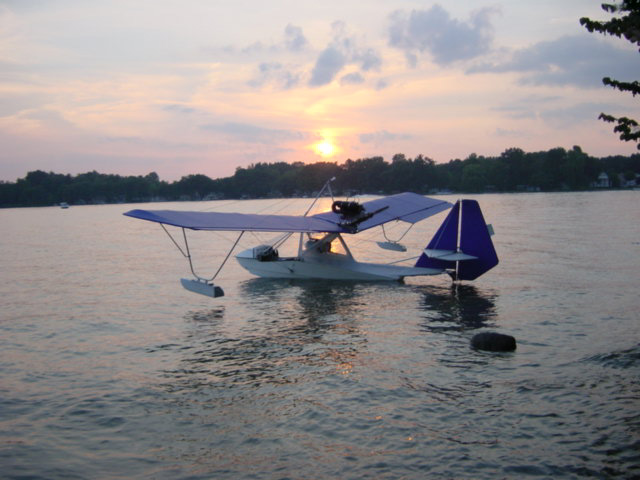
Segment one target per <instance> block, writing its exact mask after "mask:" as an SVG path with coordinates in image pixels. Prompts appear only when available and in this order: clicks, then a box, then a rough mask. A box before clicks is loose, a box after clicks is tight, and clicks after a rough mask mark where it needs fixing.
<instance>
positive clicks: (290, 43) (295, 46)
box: [284, 24, 309, 52]
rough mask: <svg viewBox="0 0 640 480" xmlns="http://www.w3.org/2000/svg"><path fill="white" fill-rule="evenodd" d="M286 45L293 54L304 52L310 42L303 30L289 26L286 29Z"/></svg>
mask: <svg viewBox="0 0 640 480" xmlns="http://www.w3.org/2000/svg"><path fill="white" fill-rule="evenodd" d="M284 35H285V39H284V45H285V47H286V49H287V50H289V51H291V52H299V51H301V50H303V49H304V48H305V47H307V45H308V44H309V42H307V39H306V38H305V36H304V33H302V28H300V27H296V26H295V25H291V24H288V25H287V26H286V27H285V29H284Z"/></svg>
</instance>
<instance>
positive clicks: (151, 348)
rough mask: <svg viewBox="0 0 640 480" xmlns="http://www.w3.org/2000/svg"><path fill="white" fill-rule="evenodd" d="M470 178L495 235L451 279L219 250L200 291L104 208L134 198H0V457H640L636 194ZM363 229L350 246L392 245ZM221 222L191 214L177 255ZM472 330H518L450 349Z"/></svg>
mask: <svg viewBox="0 0 640 480" xmlns="http://www.w3.org/2000/svg"><path fill="white" fill-rule="evenodd" d="M471 198H477V199H478V200H479V201H480V204H481V206H482V208H483V211H484V213H485V218H486V220H487V221H488V222H489V223H492V224H493V226H494V229H495V231H496V235H495V236H494V237H493V239H494V243H495V245H496V250H497V252H498V255H499V257H500V264H499V265H498V266H497V267H496V268H495V269H494V270H492V271H490V272H489V273H487V274H486V275H484V276H483V277H481V278H480V279H478V280H477V281H475V282H473V283H471V282H469V283H463V284H461V285H459V286H457V287H452V285H451V282H450V280H449V279H448V277H445V276H438V277H427V278H421V279H411V280H408V281H407V282H406V284H396V283H349V282H345V283H336V282H291V281H268V280H260V279H255V278H252V277H251V275H250V274H249V273H247V272H245V271H244V270H242V269H241V268H240V267H239V266H238V265H237V263H236V262H235V260H234V259H231V260H230V261H229V263H228V264H227V265H226V266H225V268H224V269H223V270H222V273H221V274H220V276H219V277H218V278H217V279H216V283H217V284H219V285H221V286H222V287H223V288H224V289H225V292H226V296H225V297H222V298H217V299H211V298H206V297H203V296H199V295H195V294H193V293H189V292H187V291H185V290H183V289H182V288H181V287H180V284H179V281H178V279H179V278H180V277H181V276H185V277H186V276H188V272H189V269H188V264H187V262H186V260H185V259H184V258H182V256H181V255H180V253H179V252H178V251H177V249H176V248H175V247H174V245H173V244H172V243H171V241H170V240H169V239H168V238H167V236H166V235H165V234H164V232H162V230H161V228H160V227H159V226H158V225H156V224H152V223H149V222H143V221H138V220H134V219H131V218H128V217H124V216H122V213H123V212H124V211H126V210H129V209H131V208H136V207H140V206H132V205H105V206H82V207H77V206H72V207H71V208H70V209H68V210H63V209H60V208H54V207H51V208H32V209H8V210H0V224H1V225H2V234H1V235H0V252H1V261H0V265H1V267H0V271H1V272H2V282H1V283H0V298H1V299H2V300H1V301H2V309H1V313H0V372H1V373H0V375H1V377H0V477H2V478H8V479H40V478H46V479H97V478H104V479H124V478H127V479H129V478H140V479H155V478H157V479H177V478H189V479H212V478H215V479H241V478H251V479H287V478H291V479H334V478H341V479H360V478H375V479H414V478H415V479H422V478H447V479H449V478H473V479H493V478H524V477H538V478H589V477H596V478H632V477H636V478H637V477H639V476H640V375H639V374H640V325H639V313H638V312H639V304H640V303H639V302H638V288H639V285H640V208H639V202H638V201H639V199H640V192H591V193H559V194H545V193H536V194H514V195H510V194H509V195H507V194H505V195H480V196H476V197H471ZM448 199H450V200H454V199H453V198H450V197H448ZM325 203H326V201H325ZM308 204H309V201H308V200H286V201H278V200H269V201H266V200H260V201H257V200H256V201H238V202H225V201H220V202H203V203H175V204H146V205H144V206H142V207H141V208H157V209H164V208H176V209H197V210H214V209H215V210H220V211H244V212H264V213H292V214H295V213H302V212H304V210H305V209H306V207H307V206H308ZM445 215H446V213H441V214H439V215H437V216H436V217H433V218H430V219H428V220H427V221H425V222H421V223H420V224H418V225H416V226H415V227H414V228H413V229H412V230H411V231H410V232H409V234H408V235H407V237H405V239H404V240H403V241H404V243H406V245H407V246H408V247H409V249H410V251H412V252H419V251H420V249H421V248H423V247H424V246H425V245H426V243H427V241H428V240H429V238H430V237H431V235H432V234H433V233H434V232H435V230H436V228H437V226H438V225H439V224H440V222H441V221H442V219H443V218H444V216H445ZM373 233H380V232H365V233H363V234H361V235H362V236H364V237H365V238H364V240H359V241H356V242H351V245H352V247H353V251H354V254H355V255H356V257H357V258H359V259H363V260H365V259H366V260H373V259H375V258H385V259H387V258H388V259H390V260H391V259H393V258H401V257H394V255H398V254H394V253H391V252H388V251H385V250H380V249H377V248H376V247H375V243H374V242H373V240H374V238H373V237H372V235H371V234H373ZM387 233H388V234H389V236H393V235H396V236H400V235H401V234H402V230H401V229H397V230H395V231H393V230H392V231H390V232H387ZM359 237H360V235H359V236H357V237H355V238H354V240H358V238H359ZM234 239H235V235H234V234H226V233H225V234H218V233H210V232H209V233H202V232H196V233H194V235H193V240H192V241H193V244H192V246H193V247H196V248H194V250H193V251H194V253H196V254H201V253H202V256H199V257H196V268H197V269H198V271H199V272H201V273H202V274H203V275H204V274H208V275H212V274H213V272H215V270H216V269H217V266H218V265H219V262H220V260H221V258H223V257H224V255H226V253H227V251H228V249H229V248H230V246H231V244H232V242H233V241H234ZM349 240H350V239H349V238H348V239H347V241H349ZM261 241H262V238H256V237H255V236H253V235H249V234H246V235H245V236H244V237H243V239H242V241H241V243H240V246H241V247H250V246H252V245H255V244H258V243H261ZM400 255H402V254H400ZM404 255H406V254H404ZM487 330H491V331H498V332H502V333H508V334H510V335H513V336H515V337H516V339H517V341H518V348H517V350H516V351H515V352H514V353H508V354H495V353H486V352H479V351H475V350H472V349H471V348H470V347H469V340H470V339H471V337H472V336H473V335H474V334H476V333H478V332H481V331H487Z"/></svg>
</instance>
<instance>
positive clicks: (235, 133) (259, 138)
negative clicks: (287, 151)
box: [201, 122, 307, 145]
mask: <svg viewBox="0 0 640 480" xmlns="http://www.w3.org/2000/svg"><path fill="white" fill-rule="evenodd" d="M201 128H202V129H204V130H208V131H214V132H218V133H222V134H224V135H228V136H231V137H235V138H237V139H238V140H241V141H243V142H248V143H262V144H269V145H276V144H278V143H280V142H286V141H291V140H302V139H305V138H306V137H307V135H306V134H305V133H303V132H300V131H296V130H280V129H273V128H264V127H259V126H256V125H251V124H248V123H239V122H226V123H221V124H209V125H203V126H202V127H201Z"/></svg>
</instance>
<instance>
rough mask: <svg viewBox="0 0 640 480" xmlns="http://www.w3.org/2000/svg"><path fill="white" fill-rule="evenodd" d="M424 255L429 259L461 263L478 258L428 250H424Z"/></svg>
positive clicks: (463, 254)
mask: <svg viewBox="0 0 640 480" xmlns="http://www.w3.org/2000/svg"><path fill="white" fill-rule="evenodd" d="M424 253H425V255H426V256H427V257H429V258H437V259H438V260H446V261H449V262H462V261H464V260H477V259H478V257H474V256H473V255H467V254H466V253H463V252H456V251H454V250H430V249H428V248H425V250H424Z"/></svg>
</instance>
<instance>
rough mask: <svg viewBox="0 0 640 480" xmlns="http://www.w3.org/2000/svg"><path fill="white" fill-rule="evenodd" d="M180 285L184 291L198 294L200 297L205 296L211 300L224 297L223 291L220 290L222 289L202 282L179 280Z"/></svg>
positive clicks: (187, 279) (186, 279)
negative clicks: (211, 298)
mask: <svg viewBox="0 0 640 480" xmlns="http://www.w3.org/2000/svg"><path fill="white" fill-rule="evenodd" d="M180 283H181V284H182V286H183V287H184V288H185V289H186V290H189V291H190V292H193V293H199V294H200V295H205V296H207V297H213V298H216V297H223V296H224V291H223V290H222V288H220V287H218V286H217V285H214V284H213V283H209V282H206V281H204V280H194V279H191V278H181V279H180Z"/></svg>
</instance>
